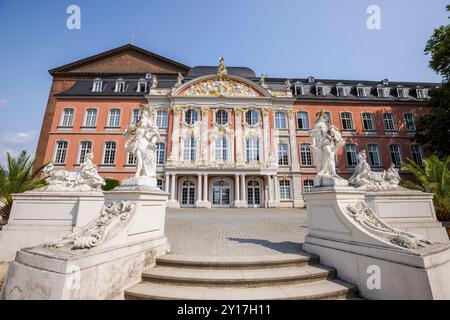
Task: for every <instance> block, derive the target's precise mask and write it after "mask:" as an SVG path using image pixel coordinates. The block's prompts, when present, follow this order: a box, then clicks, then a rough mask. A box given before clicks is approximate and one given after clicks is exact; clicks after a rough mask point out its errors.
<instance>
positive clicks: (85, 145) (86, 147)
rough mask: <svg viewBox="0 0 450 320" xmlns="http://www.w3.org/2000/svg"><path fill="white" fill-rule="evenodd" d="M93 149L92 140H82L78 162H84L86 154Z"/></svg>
mask: <svg viewBox="0 0 450 320" xmlns="http://www.w3.org/2000/svg"><path fill="white" fill-rule="evenodd" d="M91 150H92V142H91V141H81V142H80V158H79V159H78V163H83V162H84V158H85V157H86V155H87V154H88V153H89V152H91Z"/></svg>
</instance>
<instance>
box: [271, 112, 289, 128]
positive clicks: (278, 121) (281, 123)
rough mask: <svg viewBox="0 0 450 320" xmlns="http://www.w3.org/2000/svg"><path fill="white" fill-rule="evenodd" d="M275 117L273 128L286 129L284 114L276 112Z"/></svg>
mask: <svg viewBox="0 0 450 320" xmlns="http://www.w3.org/2000/svg"><path fill="white" fill-rule="evenodd" d="M274 117H275V128H277V129H286V128H287V122H286V113H285V112H282V111H276V112H275V114H274Z"/></svg>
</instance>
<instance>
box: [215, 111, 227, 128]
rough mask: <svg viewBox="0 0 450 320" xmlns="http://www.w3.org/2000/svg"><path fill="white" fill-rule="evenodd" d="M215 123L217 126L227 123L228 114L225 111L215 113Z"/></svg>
mask: <svg viewBox="0 0 450 320" xmlns="http://www.w3.org/2000/svg"><path fill="white" fill-rule="evenodd" d="M216 123H217V124H218V125H224V124H227V123H228V112H226V111H225V110H217V111H216Z"/></svg>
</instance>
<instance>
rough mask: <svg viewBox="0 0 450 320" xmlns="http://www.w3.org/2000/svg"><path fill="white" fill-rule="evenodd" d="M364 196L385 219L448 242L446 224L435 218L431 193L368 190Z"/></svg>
mask: <svg viewBox="0 0 450 320" xmlns="http://www.w3.org/2000/svg"><path fill="white" fill-rule="evenodd" d="M365 200H366V203H367V205H368V206H369V207H371V208H372V209H373V210H374V211H375V213H376V214H377V216H378V217H379V218H381V219H383V221H385V222H386V223H388V224H390V225H392V226H394V227H397V228H399V229H400V230H402V231H407V232H412V233H416V234H419V235H422V236H424V237H426V238H427V239H430V240H431V241H433V242H441V243H449V239H448V235H447V232H446V230H445V228H444V227H443V226H442V224H441V223H440V222H439V221H438V220H437V218H436V213H435V211H434V205H433V194H432V193H425V192H421V191H416V190H398V191H377V192H367V193H366V195H365Z"/></svg>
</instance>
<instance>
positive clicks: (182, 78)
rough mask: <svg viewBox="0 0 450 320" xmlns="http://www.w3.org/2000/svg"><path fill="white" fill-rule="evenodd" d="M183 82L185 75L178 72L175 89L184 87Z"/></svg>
mask: <svg viewBox="0 0 450 320" xmlns="http://www.w3.org/2000/svg"><path fill="white" fill-rule="evenodd" d="M183 80H184V77H183V75H182V74H181V73H180V72H178V76H177V83H176V84H175V87H177V88H178V87H181V86H182V85H183Z"/></svg>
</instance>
